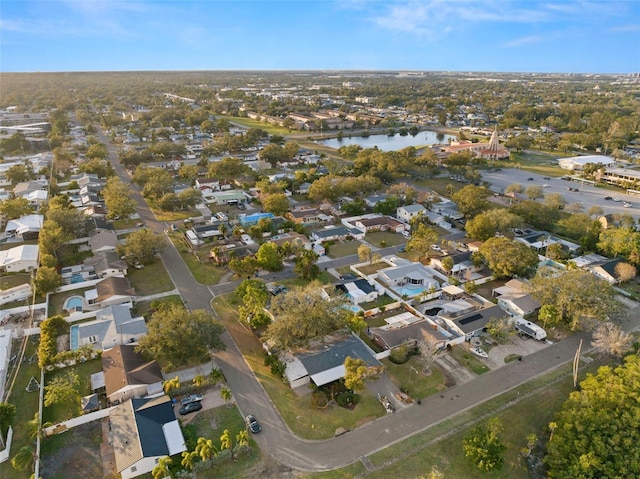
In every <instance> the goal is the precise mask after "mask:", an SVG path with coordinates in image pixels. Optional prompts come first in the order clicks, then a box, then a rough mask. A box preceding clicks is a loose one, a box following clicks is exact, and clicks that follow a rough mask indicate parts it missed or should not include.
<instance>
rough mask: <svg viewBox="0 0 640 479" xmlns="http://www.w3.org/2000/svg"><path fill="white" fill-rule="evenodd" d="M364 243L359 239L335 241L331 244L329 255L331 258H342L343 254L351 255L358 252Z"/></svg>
mask: <svg viewBox="0 0 640 479" xmlns="http://www.w3.org/2000/svg"><path fill="white" fill-rule="evenodd" d="M361 244H362V243H360V242H359V241H346V242H344V243H333V244H331V245H329V247H328V248H327V249H328V253H327V256H329V257H330V258H342V257H343V256H350V255H352V254H358V248H359V247H360V245H361Z"/></svg>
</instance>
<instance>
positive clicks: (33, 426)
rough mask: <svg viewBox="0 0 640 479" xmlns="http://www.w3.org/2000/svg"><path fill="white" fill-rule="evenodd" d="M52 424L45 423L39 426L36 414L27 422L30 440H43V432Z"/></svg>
mask: <svg viewBox="0 0 640 479" xmlns="http://www.w3.org/2000/svg"><path fill="white" fill-rule="evenodd" d="M52 425H53V424H52V423H50V422H45V423H44V424H42V425H41V424H40V417H39V415H38V413H37V412H36V413H35V414H34V415H33V419H31V420H29V421H27V434H28V435H29V437H30V438H31V439H35V438H36V437H39V438H43V437H44V430H45V428H48V427H49V426H52Z"/></svg>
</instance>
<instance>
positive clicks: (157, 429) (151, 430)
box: [109, 395, 187, 479]
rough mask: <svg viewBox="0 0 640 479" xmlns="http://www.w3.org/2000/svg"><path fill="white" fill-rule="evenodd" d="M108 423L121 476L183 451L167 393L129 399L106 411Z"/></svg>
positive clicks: (144, 470)
mask: <svg viewBox="0 0 640 479" xmlns="http://www.w3.org/2000/svg"><path fill="white" fill-rule="evenodd" d="M109 423H110V425H111V438H112V445H113V450H114V453H115V462H116V470H117V471H118V473H120V476H121V477H122V479H131V478H133V477H137V476H140V475H142V474H147V473H149V472H151V471H152V470H153V468H154V467H156V465H157V463H158V460H159V459H160V458H162V457H165V456H173V455H176V454H180V453H181V452H183V451H186V450H187V446H186V444H185V440H184V436H183V435H182V430H181V429H180V423H179V422H178V420H177V419H176V416H175V413H174V411H173V405H172V403H171V398H170V397H169V396H164V395H163V396H161V397H157V398H154V399H131V400H129V401H127V402H126V403H124V404H120V405H119V406H116V407H115V408H113V409H112V410H111V411H110V412H109Z"/></svg>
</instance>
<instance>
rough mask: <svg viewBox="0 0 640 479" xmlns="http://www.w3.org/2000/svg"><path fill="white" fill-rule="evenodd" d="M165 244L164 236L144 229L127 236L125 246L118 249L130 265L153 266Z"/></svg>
mask: <svg viewBox="0 0 640 479" xmlns="http://www.w3.org/2000/svg"><path fill="white" fill-rule="evenodd" d="M165 244H166V243H165V239H164V237H163V236H161V235H159V234H155V233H154V232H153V231H151V230H150V229H147V228H143V229H140V230H137V231H134V232H133V233H131V234H130V235H129V236H127V239H126V242H125V244H124V245H121V246H119V247H118V254H119V255H120V256H124V258H125V260H126V261H127V263H128V264H133V265H135V264H151V263H153V262H154V261H155V260H156V258H157V254H158V253H159V252H160V250H161V249H162V248H164V246H165Z"/></svg>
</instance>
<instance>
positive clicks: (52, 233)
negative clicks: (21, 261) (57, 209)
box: [38, 220, 72, 258]
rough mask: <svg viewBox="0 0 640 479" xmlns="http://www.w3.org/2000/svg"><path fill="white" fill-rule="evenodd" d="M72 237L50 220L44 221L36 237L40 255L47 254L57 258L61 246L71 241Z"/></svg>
mask: <svg viewBox="0 0 640 479" xmlns="http://www.w3.org/2000/svg"><path fill="white" fill-rule="evenodd" d="M71 239H72V237H71V235H70V234H69V233H67V232H65V231H64V230H63V229H62V227H61V226H60V225H59V224H58V223H56V222H55V221H52V220H45V221H44V223H43V224H42V228H41V229H40V233H39V235H38V245H39V246H40V252H41V253H47V254H51V255H53V256H55V257H56V258H58V253H59V252H60V249H61V248H62V246H64V245H65V244H66V243H68V242H69V241H71Z"/></svg>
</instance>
